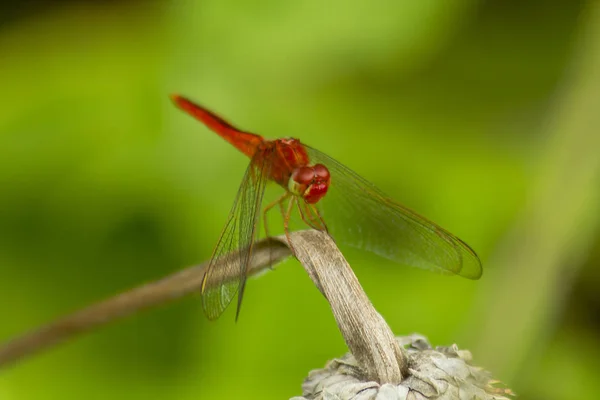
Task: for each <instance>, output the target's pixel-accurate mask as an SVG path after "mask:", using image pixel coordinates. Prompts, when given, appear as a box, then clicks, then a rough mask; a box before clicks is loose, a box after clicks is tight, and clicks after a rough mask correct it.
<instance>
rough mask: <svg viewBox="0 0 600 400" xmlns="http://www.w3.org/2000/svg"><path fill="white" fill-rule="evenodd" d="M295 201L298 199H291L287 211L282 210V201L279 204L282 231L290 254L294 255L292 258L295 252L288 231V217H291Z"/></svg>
mask: <svg viewBox="0 0 600 400" xmlns="http://www.w3.org/2000/svg"><path fill="white" fill-rule="evenodd" d="M297 201H298V198H297V197H296V196H294V197H292V198H291V199H290V202H289V204H288V207H287V210H284V208H283V199H282V201H281V202H280V203H279V207H280V208H281V214H282V215H283V231H284V232H285V237H286V239H287V241H288V244H289V246H290V250H292V253H293V254H294V256H295V255H296V250H294V245H293V244H292V240H291V236H290V230H289V222H290V217H291V215H292V209H293V208H294V203H295V202H297Z"/></svg>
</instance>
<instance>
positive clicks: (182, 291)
mask: <svg viewBox="0 0 600 400" xmlns="http://www.w3.org/2000/svg"><path fill="white" fill-rule="evenodd" d="M291 239H292V243H293V244H294V251H295V253H296V256H297V258H298V259H299V260H300V262H301V263H302V264H303V266H304V268H305V269H306V270H307V272H308V274H309V275H310V277H311V278H312V280H313V282H314V283H315V285H316V286H317V287H318V288H319V290H320V291H321V293H323V295H324V296H325V298H326V299H327V300H328V301H329V303H330V305H331V309H332V311H333V314H334V316H335V319H336V321H337V324H338V326H339V328H340V331H341V332H342V335H343V336H344V339H345V341H346V343H347V345H348V348H349V349H350V351H351V352H352V354H354V356H355V357H356V359H357V360H358V364H359V366H360V368H361V369H362V371H363V372H364V376H365V378H366V379H369V380H375V381H377V382H380V383H398V382H400V381H401V380H402V374H403V373H404V372H406V370H407V364H406V361H405V360H406V356H405V354H404V353H403V352H402V350H401V349H400V347H399V346H398V343H397V342H396V340H395V339H394V335H393V334H392V331H391V330H390V328H389V327H388V326H387V324H386V323H385V321H384V320H383V318H382V317H381V315H379V314H378V313H377V311H375V309H374V308H373V306H372V304H371V302H370V301H369V299H368V298H367V296H366V295H365V293H364V292H363V290H362V288H361V286H360V284H359V283H358V280H357V279H356V276H355V275H354V273H353V272H352V270H351V269H350V266H349V265H348V263H347V262H346V260H345V259H344V257H343V256H342V254H341V253H340V251H339V249H338V248H337V246H336V245H335V243H334V241H333V240H332V239H331V237H329V235H327V234H325V233H323V232H319V231H314V230H310V231H302V232H294V233H292V234H291ZM290 254H291V252H290V249H289V247H288V244H287V241H286V240H285V237H279V238H273V239H270V240H263V241H260V242H258V243H256V244H255V246H254V249H253V258H252V261H251V265H250V274H255V273H257V272H259V271H261V270H263V269H265V267H269V266H271V265H273V264H275V263H277V262H279V261H281V260H282V259H284V258H286V257H288V256H289V255H290ZM206 267H207V263H204V264H202V265H199V266H195V267H190V268H187V269H185V270H182V271H179V272H177V273H175V274H173V275H170V276H168V277H166V278H163V279H161V280H159V281H156V282H152V283H148V284H145V285H143V286H140V287H137V288H135V289H132V290H129V291H127V292H124V293H122V294H119V295H117V296H115V297H111V298H109V299H107V300H104V301H101V302H99V303H96V304H94V305H92V306H90V307H88V308H85V309H83V310H81V311H78V312H75V313H73V314H71V315H68V316H66V317H64V318H61V319H59V320H57V321H55V322H53V323H50V324H49V325H46V326H43V327H41V328H39V329H37V330H34V331H32V332H30V333H28V334H25V335H23V336H21V337H17V338H15V339H14V340H12V341H9V342H8V343H6V344H5V345H4V346H2V347H0V367H2V366H6V365H9V364H11V363H14V362H16V361H18V360H20V359H22V358H24V357H26V356H31V355H34V354H36V353H39V352H41V351H43V350H45V349H48V348H50V347H52V346H55V345H57V344H59V343H61V342H64V341H66V340H68V339H71V338H73V337H75V336H77V335H79V334H82V333H85V332H88V331H90V330H92V329H94V328H98V327H100V326H103V325H106V324H108V323H109V322H112V321H115V320H117V319H119V318H123V317H126V316H128V315H131V314H133V313H135V312H137V311H141V310H144V309H148V308H150V307H153V306H156V305H160V304H164V303H167V302H170V301H173V300H175V299H177V298H180V297H182V296H184V295H187V294H190V293H194V292H198V291H199V290H200V287H201V285H202V279H203V277H204V274H205V270H206ZM227 270H231V269H226V268H219V265H217V266H216V269H215V271H225V272H224V273H226V271H227ZM223 278H225V279H234V278H235V276H229V277H227V276H225V277H223ZM215 281H218V280H215Z"/></svg>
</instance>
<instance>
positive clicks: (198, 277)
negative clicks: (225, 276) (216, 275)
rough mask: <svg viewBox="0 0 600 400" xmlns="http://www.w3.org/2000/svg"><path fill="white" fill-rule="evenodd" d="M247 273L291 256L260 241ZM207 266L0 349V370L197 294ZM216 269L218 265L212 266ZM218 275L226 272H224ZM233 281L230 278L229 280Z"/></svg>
mask: <svg viewBox="0 0 600 400" xmlns="http://www.w3.org/2000/svg"><path fill="white" fill-rule="evenodd" d="M253 254H254V257H253V258H252V261H251V265H250V273H251V274H255V273H258V272H260V271H261V270H263V269H265V268H268V267H269V266H271V265H273V264H275V263H277V262H279V261H281V260H282V259H284V258H286V257H289V256H290V254H291V252H290V250H289V248H288V247H287V246H286V244H285V243H284V242H282V241H280V240H272V239H271V240H262V241H260V242H257V243H256V244H255V246H254V252H253ZM207 266H208V262H205V263H202V264H200V265H197V266H193V267H189V268H186V269H184V270H181V271H178V272H176V273H174V274H172V275H169V276H166V277H164V278H163V279H160V280H158V281H154V282H150V283H147V284H144V285H142V286H138V287H136V288H133V289H130V290H128V291H126V292H123V293H121V294H118V295H116V296H113V297H110V298H108V299H106V300H103V301H100V302H98V303H95V304H92V305H91V306H89V307H86V308H84V309H82V310H80V311H76V312H74V313H72V314H69V315H67V316H65V317H63V318H59V319H58V320H56V321H54V322H51V323H50V324H48V325H44V326H42V327H40V328H38V329H35V330H33V331H31V332H29V333H26V334H24V335H22V336H18V337H16V338H14V339H13V340H10V341H8V342H6V343H4V344H2V345H0V367H5V366H7V365H10V364H12V363H14V362H16V361H19V360H21V359H23V358H25V357H27V356H32V355H34V354H36V353H39V352H41V351H44V350H46V349H49V348H51V347H52V346H55V345H57V344H60V343H62V342H64V341H66V340H68V339H71V338H73V337H75V336H77V335H80V334H82V333H85V332H88V331H91V330H92V329H94V328H98V327H101V326H103V325H107V324H108V323H110V322H113V321H115V320H118V319H121V318H123V317H126V316H129V315H132V314H134V313H136V312H138V311H141V310H146V309H149V308H151V307H154V306H158V305H161V304H165V303H168V302H171V301H173V300H175V299H178V298H180V297H183V296H185V295H188V294H191V293H199V292H200V287H201V285H202V279H203V278H204V274H205V272H206V267H207ZM216 267H217V269H219V268H218V265H216ZM220 270H221V271H223V270H225V271H226V270H227V269H224V268H221V269H220ZM231 278H233V277H231Z"/></svg>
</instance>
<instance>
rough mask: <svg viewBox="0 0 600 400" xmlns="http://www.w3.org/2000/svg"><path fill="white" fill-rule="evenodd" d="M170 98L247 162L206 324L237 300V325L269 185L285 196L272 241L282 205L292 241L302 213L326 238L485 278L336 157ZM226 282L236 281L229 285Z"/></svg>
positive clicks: (211, 273) (451, 239) (436, 231)
mask: <svg viewBox="0 0 600 400" xmlns="http://www.w3.org/2000/svg"><path fill="white" fill-rule="evenodd" d="M171 98H172V100H173V101H174V103H175V104H176V105H177V106H178V107H179V108H180V109H182V110H183V111H185V112H187V113H188V114H190V115H191V116H193V117H194V118H196V119H197V120H199V121H200V122H202V123H203V124H205V125H206V126H207V127H208V128H209V129H211V130H212V131H214V132H215V133H217V134H218V135H219V136H221V137H222V138H223V139H225V140H226V141H228V142H229V143H231V144H232V145H233V146H235V147H236V148H237V149H238V150H239V151H241V152H242V153H244V154H245V155H247V156H248V157H250V165H249V166H248V168H247V170H246V173H245V175H244V178H243V180H242V183H241V186H240V188H239V191H238V193H237V196H236V198H235V200H234V202H233V208H232V209H231V212H230V213H229V216H228V217H227V223H226V224H225V229H224V230H223V233H222V234H221V237H220V238H219V241H218V243H217V246H216V248H215V250H214V252H213V255H212V258H211V261H210V263H209V266H208V269H207V271H206V274H205V276H204V281H203V283H202V303H203V308H204V312H205V313H206V315H207V317H208V318H209V319H216V318H218V317H219V316H220V315H221V314H222V313H223V311H224V310H225V308H226V307H227V306H228V305H229V303H231V301H232V299H233V297H235V295H236V294H238V301H237V314H236V319H237V317H238V316H239V311H240V306H241V302H242V297H243V294H244V288H245V284H246V277H247V271H248V266H249V262H250V258H251V254H252V245H253V243H254V241H255V239H256V237H257V234H258V229H257V226H258V223H259V220H260V216H261V208H262V200H263V194H264V192H265V186H266V183H267V181H269V180H271V181H274V182H276V183H277V184H278V185H280V186H281V187H283V188H284V189H285V192H284V194H283V195H282V196H281V197H280V198H279V199H277V200H275V201H274V202H272V203H270V204H268V205H267V206H266V207H265V208H264V210H263V219H264V225H265V231H266V233H267V236H268V231H267V227H266V222H267V220H266V215H267V211H269V210H270V209H272V208H273V207H275V206H277V205H278V206H279V207H280V209H281V212H282V215H283V221H284V232H285V234H286V236H287V237H288V241H289V230H288V229H289V227H288V223H289V220H290V216H291V213H292V211H293V210H294V208H297V209H298V211H299V212H300V216H301V217H302V220H303V221H304V222H305V223H306V224H307V225H308V226H310V227H311V228H314V229H319V230H322V231H326V232H329V233H330V234H331V235H332V237H334V238H335V239H336V240H338V241H342V242H344V243H346V244H348V245H351V246H354V247H357V248H360V249H364V250H367V251H371V252H373V253H376V254H378V255H380V256H383V257H385V258H388V259H390V260H392V261H395V262H398V263H399V264H404V265H409V266H415V267H419V268H424V269H430V270H434V271H437V272H441V273H446V274H457V275H460V276H463V277H465V278H469V279H478V278H479V277H481V274H482V269H481V262H480V261H479V258H478V257H477V254H475V252H474V251H473V250H472V249H471V248H470V247H469V246H468V245H467V244H466V243H465V242H463V241H462V240H460V239H459V238H457V237H456V236H454V235H453V234H452V233H450V232H448V231H446V230H445V229H443V228H441V227H439V226H438V225H436V224H435V223H433V222H431V221H429V220H428V219H426V218H424V217H422V216H420V215H418V214H417V213H415V212H414V211H412V210H409V209H408V208H406V207H404V206H402V205H400V204H398V203H396V202H395V201H394V200H392V199H390V198H389V197H387V196H386V195H385V194H384V193H383V192H381V191H380V190H379V189H377V188H376V187H375V186H374V185H373V184H372V183H370V182H368V181H367V180H365V179H364V178H362V177H360V176H359V175H358V174H356V173H355V172H353V171H352V170H350V169H349V168H347V167H345V166H344V165H342V164H340V163H339V162H337V161H335V160H334V159H333V158H331V157H329V156H327V155H325V154H323V153H321V152H320V151H318V150H316V149H313V148H312V147H309V146H307V145H305V144H303V143H300V141H299V140H298V139H293V138H285V139H275V140H267V139H264V138H263V137H262V136H260V135H256V134H254V133H250V132H244V131H241V130H239V129H237V128H235V127H234V126H232V125H231V124H229V123H228V122H226V121H225V120H223V119H222V118H221V117H219V116H218V115H216V114H214V113H213V112H211V111H209V110H207V109H206V108H204V107H202V106H200V105H198V104H195V103H193V102H192V101H191V100H189V99H186V98H185V97H182V96H179V95H172V96H171ZM286 202H287V206H286ZM330 219H333V220H335V222H336V223H335V224H333V225H331V226H329V225H326V224H325V220H328V221H329V220H330ZM290 244H291V243H290ZM292 248H293V246H292ZM218 259H221V260H223V259H224V260H225V262H224V263H223V264H222V265H224V266H223V267H221V268H227V269H229V271H227V272H228V273H226V274H223V273H215V265H216V263H215V261H216V260H218ZM223 276H236V277H237V279H234V280H231V279H230V280H225V278H223Z"/></svg>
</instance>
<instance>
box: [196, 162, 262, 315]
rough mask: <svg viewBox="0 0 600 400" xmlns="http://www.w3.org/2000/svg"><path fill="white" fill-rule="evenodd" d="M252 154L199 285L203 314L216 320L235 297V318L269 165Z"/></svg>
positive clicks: (238, 309) (244, 281) (242, 290)
mask: <svg viewBox="0 0 600 400" xmlns="http://www.w3.org/2000/svg"><path fill="white" fill-rule="evenodd" d="M259 153H260V152H256V154H255V155H254V157H253V158H252V160H251V162H250V165H249V166H248V169H247V170H246V173H245V175H244V179H243V180H242V184H241V186H240V189H239V190H238V193H237V195H236V198H235V201H234V202H233V207H232V209H231V212H230V213H229V216H228V217H227V223H226V224H225V228H224V229H223V233H222V234H221V237H220V238H219V242H218V243H217V246H216V248H215V250H214V252H213V256H212V258H211V261H210V264H209V266H208V269H207V271H206V275H205V276H204V281H203V283H202V306H203V308H204V313H205V314H206V316H207V317H208V318H209V319H211V320H214V319H217V318H218V317H219V316H220V315H221V314H222V313H223V311H225V309H226V308H227V306H228V305H229V303H231V300H232V299H233V298H234V297H235V295H236V294H238V306H237V312H236V320H237V317H238V316H239V312H240V307H241V304H242V298H243V294H244V287H245V284H246V277H247V273H248V267H249V264H250V259H251V257H252V246H253V244H254V240H255V237H256V234H257V231H258V229H257V223H258V219H259V216H260V208H261V204H262V198H263V194H264V191H265V185H266V182H267V176H268V173H269V168H270V163H269V160H268V159H267V158H264V157H261V156H260V154H259Z"/></svg>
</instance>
